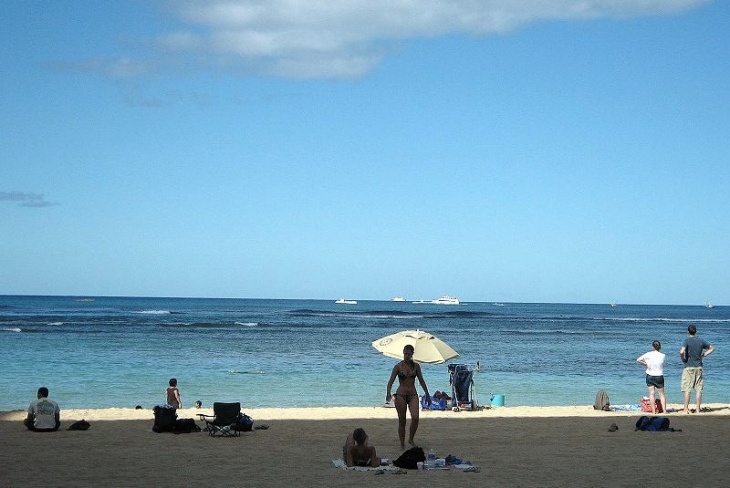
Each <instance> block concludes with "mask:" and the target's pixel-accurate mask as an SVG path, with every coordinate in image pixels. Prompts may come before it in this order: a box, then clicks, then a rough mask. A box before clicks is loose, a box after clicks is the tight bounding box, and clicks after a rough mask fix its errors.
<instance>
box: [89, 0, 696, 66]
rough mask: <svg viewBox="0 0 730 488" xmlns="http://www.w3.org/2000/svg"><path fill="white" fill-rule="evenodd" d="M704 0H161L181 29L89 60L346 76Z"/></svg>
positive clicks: (108, 63)
mask: <svg viewBox="0 0 730 488" xmlns="http://www.w3.org/2000/svg"><path fill="white" fill-rule="evenodd" d="M708 2H709V0H552V1H549V2H546V1H544V0H499V1H497V0H481V1H480V0H352V1H347V2H333V1H330V0H308V1H301V0H265V1H261V0H239V1H236V0H169V1H168V2H166V3H165V5H166V7H167V12H169V13H170V14H171V15H172V16H173V17H176V18H178V19H179V20H180V21H181V22H182V24H183V25H184V27H181V28H179V29H176V30H174V31H170V32H166V33H163V34H160V35H156V36H154V37H152V38H150V39H147V40H146V41H145V42H144V43H143V45H144V46H145V47H146V48H149V49H151V54H149V55H147V57H144V56H142V55H138V57H136V58H135V57H134V56H124V57H120V58H117V59H106V60H104V61H98V60H97V61H93V62H91V63H90V64H89V63H87V65H86V68H87V69H89V68H90V69H93V70H96V71H100V72H102V73H104V74H105V75H107V76H112V77H119V78H126V77H135V76H141V75H151V74H159V73H165V72H169V71H178V72H179V71H188V70H190V69H205V70H211V71H218V72H226V73H230V74H233V75H237V76H245V75H264V76H277V77H285V78H301V79H308V78H309V79H317V78H321V79H354V78H359V77H362V76H364V75H366V74H367V73H369V72H371V71H372V70H373V69H374V68H375V67H376V66H377V65H378V64H379V63H380V62H381V61H382V60H383V59H384V57H385V56H386V55H387V54H388V53H392V52H394V51H396V50H397V49H398V47H399V46H400V45H401V44H402V43H404V42H407V41H408V40H409V39H419V38H431V37H439V36H447V35H470V36H484V35H490V34H499V33H504V32H508V31H511V30H514V29H517V28H519V27H522V26H524V25H527V24H529V23H532V22H539V21H551V20H552V21H565V20H589V19H598V18H621V17H637V16H647V15H666V14H672V13H676V12H679V11H682V10H688V9H692V8H695V7H698V6H700V5H702V4H705V3H708Z"/></svg>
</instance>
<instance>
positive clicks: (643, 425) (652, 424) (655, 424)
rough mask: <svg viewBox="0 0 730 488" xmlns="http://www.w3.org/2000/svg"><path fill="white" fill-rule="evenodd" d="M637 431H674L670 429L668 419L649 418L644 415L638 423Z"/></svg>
mask: <svg viewBox="0 0 730 488" xmlns="http://www.w3.org/2000/svg"><path fill="white" fill-rule="evenodd" d="M636 430H645V431H649V432H657V431H665V430H674V429H669V419H668V418H666V417H648V416H646V415H644V416H642V417H639V420H637V421H636Z"/></svg>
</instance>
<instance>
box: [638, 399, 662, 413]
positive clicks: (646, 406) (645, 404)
mask: <svg viewBox="0 0 730 488" xmlns="http://www.w3.org/2000/svg"><path fill="white" fill-rule="evenodd" d="M654 403H655V404H656V407H655V408H656V413H663V412H664V409H663V408H662V401H661V400H659V399H658V398H657V399H656V400H654ZM639 406H640V407H641V411H642V412H651V403H650V402H649V398H647V397H643V398H642V399H641V401H640V402H639Z"/></svg>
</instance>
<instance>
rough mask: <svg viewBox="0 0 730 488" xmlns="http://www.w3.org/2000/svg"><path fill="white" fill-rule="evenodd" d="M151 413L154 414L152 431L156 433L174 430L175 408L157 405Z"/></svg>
mask: <svg viewBox="0 0 730 488" xmlns="http://www.w3.org/2000/svg"><path fill="white" fill-rule="evenodd" d="M152 411H153V412H154V413H155V425H153V426H152V430H154V431H155V432H157V433H160V432H173V431H174V430H175V424H176V422H177V409H176V408H175V407H168V406H165V405H157V406H155V408H153V409H152Z"/></svg>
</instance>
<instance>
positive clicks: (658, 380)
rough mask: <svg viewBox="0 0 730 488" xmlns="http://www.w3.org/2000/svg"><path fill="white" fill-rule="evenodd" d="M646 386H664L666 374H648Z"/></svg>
mask: <svg viewBox="0 0 730 488" xmlns="http://www.w3.org/2000/svg"><path fill="white" fill-rule="evenodd" d="M646 386H653V387H654V388H664V376H649V375H646Z"/></svg>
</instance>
